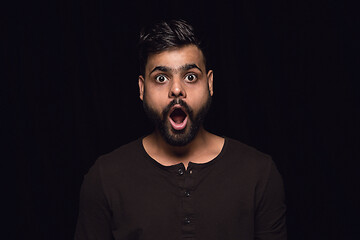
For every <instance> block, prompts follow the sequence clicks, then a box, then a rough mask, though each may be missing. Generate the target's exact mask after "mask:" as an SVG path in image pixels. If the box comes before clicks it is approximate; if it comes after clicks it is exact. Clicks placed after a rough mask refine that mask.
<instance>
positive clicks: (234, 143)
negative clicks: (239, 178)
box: [224, 137, 273, 168]
mask: <svg viewBox="0 0 360 240" xmlns="http://www.w3.org/2000/svg"><path fill="white" fill-rule="evenodd" d="M225 139H226V145H225V146H224V148H225V149H224V151H225V152H226V154H225V155H226V157H227V158H229V159H230V161H232V164H234V165H241V166H244V165H246V166H248V167H256V168H259V167H266V166H267V167H268V166H269V165H271V164H272V163H273V161H272V158H271V156H270V155H268V154H266V153H263V152H261V151H260V150H258V149H256V148H255V147H252V146H249V145H247V144H245V143H243V142H241V141H239V140H236V139H233V138H229V137H225Z"/></svg>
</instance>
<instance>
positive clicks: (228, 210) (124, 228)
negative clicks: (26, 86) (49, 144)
mask: <svg viewBox="0 0 360 240" xmlns="http://www.w3.org/2000/svg"><path fill="white" fill-rule="evenodd" d="M139 49H140V64H141V75H140V76H139V79H138V82H139V90H140V99H141V100H142V101H143V105H144V109H145V112H146V113H147V115H148V116H149V118H150V119H151V120H153V122H154V124H155V130H154V131H153V133H152V134H150V135H148V136H145V137H144V138H140V139H138V140H136V141H134V142H131V143H129V144H127V145H125V146H122V147H120V148H118V149H116V150H115V151H113V152H111V153H109V154H107V155H105V156H102V157H100V158H99V159H98V160H97V161H96V162H95V164H94V166H93V167H92V168H91V169H90V171H89V173H88V174H87V175H86V176H85V179H84V182H83V185H82V190H81V194H80V212H79V218H78V224H77V228H76V233H75V239H77V240H80V239H81V240H82V239H101V240H108V239H139V240H140V239H160V240H162V239H164V240H171V239H199V240H202V239H203V240H211V239H219V240H224V239H242V240H247V239H267V240H268V239H279V240H280V239H286V228H285V204H284V194H283V186H282V180H281V177H280V175H279V173H278V171H277V169H276V167H275V165H274V163H273V162H272V160H271V158H270V157H269V156H267V155H265V154H263V153H260V152H259V151H257V150H255V149H253V148H251V147H248V146H246V145H245V144H242V143H240V142H238V141H236V140H233V139H230V138H223V137H219V136H216V135H214V134H211V133H209V132H208V131H206V130H205V129H204V128H203V120H204V117H205V115H206V112H207V111H208V109H209V107H210V103H211V97H212V95H213V71H212V70H208V69H207V67H206V59H205V56H204V53H203V49H202V45H201V42H200V40H199V39H198V38H197V37H196V35H195V34H194V30H193V28H192V27H191V26H190V25H189V24H187V23H186V22H184V21H168V22H160V23H157V24H155V25H152V26H150V27H148V28H146V29H144V30H143V31H142V33H141V35H140V42H139Z"/></svg>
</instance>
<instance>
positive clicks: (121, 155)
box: [96, 138, 144, 170]
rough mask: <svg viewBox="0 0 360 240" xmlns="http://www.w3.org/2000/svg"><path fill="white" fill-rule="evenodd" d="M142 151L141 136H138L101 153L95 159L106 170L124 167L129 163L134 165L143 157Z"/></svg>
mask: <svg viewBox="0 0 360 240" xmlns="http://www.w3.org/2000/svg"><path fill="white" fill-rule="evenodd" d="M143 151H144V150H143V149H142V138H138V139H136V140H133V141H131V142H128V143H126V144H124V145H122V146H120V147H118V148H116V149H114V150H113V151H111V152H109V153H106V154H103V155H101V156H100V157H99V158H98V159H97V160H96V161H97V163H98V164H100V165H101V168H103V169H106V170H110V169H116V168H120V167H121V168H126V167H127V166H129V165H134V164H135V165H136V162H137V160H138V159H140V158H143V157H144V153H143Z"/></svg>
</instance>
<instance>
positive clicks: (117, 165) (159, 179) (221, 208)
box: [75, 137, 286, 240]
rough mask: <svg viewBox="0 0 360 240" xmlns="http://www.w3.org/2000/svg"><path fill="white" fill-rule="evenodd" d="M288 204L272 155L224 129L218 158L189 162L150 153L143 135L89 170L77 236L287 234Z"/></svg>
mask: <svg viewBox="0 0 360 240" xmlns="http://www.w3.org/2000/svg"><path fill="white" fill-rule="evenodd" d="M285 212H286V206H285V203H284V189H283V183H282V178H281V176H280V174H279V172H278V170H277V168H276V166H275V164H274V162H273V161H272V159H271V157H270V156H268V155H266V154H264V153H261V152H259V151H258V150H256V149H254V148H252V147H249V146H247V145H245V144H243V143H241V142H239V141H237V140H234V139H231V138H227V137H226V138H225V143H224V146H223V148H222V150H221V152H220V154H219V155H218V156H217V157H216V158H214V159H213V160H211V161H210V162H207V163H203V164H197V163H192V162H190V163H189V164H188V168H187V169H185V166H184V165H183V164H182V163H179V164H176V165H172V166H164V165H161V164H160V163H158V162H157V161H156V160H154V159H152V158H151V157H150V156H149V155H148V154H147V153H146V151H145V149H144V147H143V145H142V138H139V139H138V140H136V141H133V142H131V143H129V144H126V145H124V146H122V147H120V148H118V149H116V150H115V151H113V152H111V153H109V154H106V155H104V156H101V157H100V158H99V159H97V160H96V162H95V164H94V165H93V166H92V167H91V168H90V170H89V172H88V173H87V174H86V175H85V177H84V181H83V184H82V187H81V191H80V205H79V216H78V222H77V226H76V232H75V240H90V239H91V240H92V239H94V240H95V239H96V240H110V239H111V240H172V239H174V240H179V239H188V240H191V239H192V240H195V239H196V240H213V239H214V240H215V239H217V240H226V239H229V240H253V239H257V240H265V239H266V240H275V239H276V240H283V239H286V224H285Z"/></svg>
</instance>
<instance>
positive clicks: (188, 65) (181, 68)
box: [149, 63, 202, 75]
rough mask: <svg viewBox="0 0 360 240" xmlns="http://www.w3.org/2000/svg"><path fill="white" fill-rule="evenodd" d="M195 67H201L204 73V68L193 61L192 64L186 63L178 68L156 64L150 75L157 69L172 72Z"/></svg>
mask: <svg viewBox="0 0 360 240" xmlns="http://www.w3.org/2000/svg"><path fill="white" fill-rule="evenodd" d="M193 68H197V69H199V71H200V72H201V73H202V70H201V69H200V67H199V66H198V65H196V64H195V63H191V64H185V65H183V66H181V67H179V68H177V69H173V68H169V67H166V66H156V67H154V69H153V70H152V71H151V72H150V73H149V75H150V74H151V73H153V72H155V71H161V72H170V71H179V70H183V71H184V70H190V69H193Z"/></svg>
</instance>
